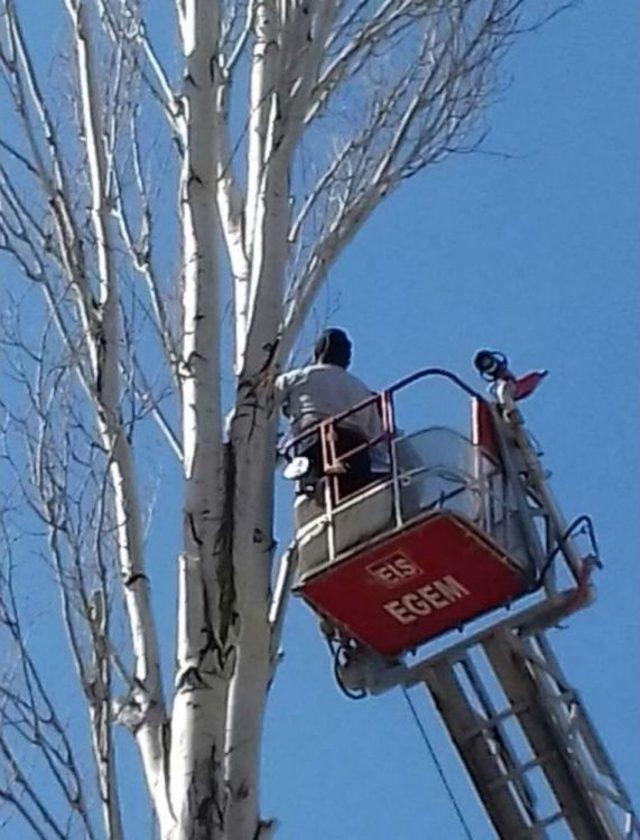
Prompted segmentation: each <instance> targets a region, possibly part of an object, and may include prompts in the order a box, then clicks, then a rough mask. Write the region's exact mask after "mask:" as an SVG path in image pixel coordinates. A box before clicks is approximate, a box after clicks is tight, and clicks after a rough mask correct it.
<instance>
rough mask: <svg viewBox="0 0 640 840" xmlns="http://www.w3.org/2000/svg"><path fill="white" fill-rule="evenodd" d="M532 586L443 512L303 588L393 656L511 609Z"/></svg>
mask: <svg viewBox="0 0 640 840" xmlns="http://www.w3.org/2000/svg"><path fill="white" fill-rule="evenodd" d="M524 586H525V581H524V578H523V576H522V575H521V574H520V573H519V572H518V571H517V570H516V569H514V568H513V566H511V565H510V564H509V563H508V562H507V561H506V559H505V556H504V554H502V553H501V552H500V551H499V549H498V548H497V547H496V546H495V545H493V544H492V543H491V542H490V541H489V540H488V539H486V538H485V537H483V536H482V534H481V533H480V532H479V531H477V530H476V529H475V528H474V527H473V526H472V525H471V524H469V523H467V522H465V521H464V520H462V519H460V518H458V517H456V516H455V515H453V514H451V513H443V512H440V513H436V514H434V515H433V516H430V517H429V518H427V519H424V520H422V521H421V522H419V523H417V524H416V525H413V526H411V527H409V528H407V529H405V530H404V531H401V532H400V533H395V534H393V535H391V536H389V537H388V538H387V539H384V540H382V541H380V542H377V543H375V544H374V545H371V546H369V547H368V548H364V549H362V550H360V551H356V552H354V553H352V554H351V555H350V556H349V557H347V558H346V559H345V560H343V561H341V562H339V563H337V564H335V565H333V566H332V567H331V568H330V569H327V570H325V571H323V572H319V573H318V574H317V575H315V576H314V577H313V578H310V579H309V580H307V581H306V582H305V583H304V584H303V585H302V586H301V587H300V590H299V591H300V593H301V594H302V595H303V597H304V598H305V599H306V600H307V601H308V602H309V603H310V604H311V605H312V606H313V607H314V608H315V609H316V610H318V611H319V612H321V613H323V614H324V615H326V616H327V617H329V618H331V619H333V620H334V621H335V622H336V623H337V624H339V625H341V626H342V627H343V628H344V629H345V630H347V631H348V633H349V635H350V636H352V637H354V638H356V639H358V640H359V641H361V642H362V643H364V644H366V645H368V646H369V647H370V648H372V649H373V650H375V651H377V652H378V653H381V654H383V655H386V656H393V655H395V654H398V653H400V652H402V651H403V650H407V649H409V648H412V647H416V646H417V645H419V644H422V643H423V642H425V641H427V640H428V639H431V638H433V637H434V636H437V635H439V634H440V633H443V632H445V631H447V630H450V629H452V628H455V627H458V626H460V625H461V624H464V623H465V622H467V621H469V620H470V619H471V618H473V617H474V616H477V615H480V614H481V613H483V612H486V611H487V610H490V609H493V608H495V607H498V606H500V605H502V604H505V603H506V602H508V601H510V600H511V599H512V598H514V597H515V596H516V595H518V594H520V593H521V592H522V591H523V589H524Z"/></svg>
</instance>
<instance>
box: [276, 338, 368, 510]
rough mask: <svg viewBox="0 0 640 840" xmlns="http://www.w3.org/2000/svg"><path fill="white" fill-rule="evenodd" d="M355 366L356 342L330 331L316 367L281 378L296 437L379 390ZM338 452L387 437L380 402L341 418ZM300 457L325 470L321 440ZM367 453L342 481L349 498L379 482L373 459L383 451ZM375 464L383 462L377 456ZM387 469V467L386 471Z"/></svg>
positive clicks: (280, 393) (279, 388)
mask: <svg viewBox="0 0 640 840" xmlns="http://www.w3.org/2000/svg"><path fill="white" fill-rule="evenodd" d="M350 362H351V341H350V340H349V337H348V336H347V334H346V333H345V332H344V331H343V330H340V329H336V328H332V329H328V330H325V331H324V332H323V333H322V335H321V336H320V338H319V339H318V341H317V342H316V345H315V348H314V361H313V364H311V365H307V366H306V367H302V368H297V369H295V370H291V371H288V372H287V373H283V374H282V375H281V376H279V377H278V378H277V380H276V396H277V399H278V400H279V402H280V403H281V406H282V412H283V414H284V415H285V417H287V418H288V420H289V422H290V423H291V432H292V435H293V436H294V437H296V436H298V435H299V434H301V433H302V432H304V430H305V429H308V428H310V427H311V426H313V425H315V424H316V423H318V422H319V421H321V420H327V419H329V418H330V417H335V416H336V415H337V414H341V413H342V412H344V411H348V410H349V409H351V408H354V407H355V406H357V405H358V404H359V403H361V402H363V401H364V400H366V399H368V398H369V397H371V396H372V395H373V392H372V391H371V390H370V389H369V388H367V386H366V385H365V384H364V383H363V382H361V381H360V380H359V379H358V378H357V377H355V376H353V375H352V374H350V373H348V372H347V368H348V367H349V364H350ZM336 431H337V438H338V439H337V442H336V451H337V454H338V455H339V454H341V453H344V452H348V451H350V450H351V449H353V448H354V447H356V446H358V445H361V444H363V443H365V442H367V441H374V440H380V438H381V437H382V434H383V428H382V423H381V420H380V413H379V410H378V406H377V404H376V403H375V402H371V403H370V404H369V405H367V406H365V407H364V408H361V409H359V410H358V411H356V412H354V413H353V414H350V415H348V416H347V417H345V418H344V419H343V420H340V421H339V422H338V424H337V427H336ZM301 448H302V450H303V452H301V453H300V454H305V455H306V456H307V457H309V458H310V460H311V462H312V467H313V468H314V472H316V473H318V472H320V471H321V466H322V465H321V463H320V461H321V454H320V447H319V443H318V441H317V440H314V441H312V442H310V443H306V442H305V444H302V447H301ZM375 450H376V447H372V448H371V449H363V450H362V451H361V452H357V453H356V454H355V455H353V456H352V457H350V458H349V459H348V461H347V462H345V464H344V466H345V467H346V473H345V474H344V475H343V476H341V477H340V495H341V496H344V495H348V494H349V493H353V492H355V491H356V490H357V489H360V488H361V487H363V486H364V485H366V484H368V483H369V482H370V481H371V480H372V479H373V478H374V475H373V472H372V455H373V456H376V455H377V454H378V453H379V452H380V447H377V450H378V453H376V451H375ZM375 460H378V459H377V458H375ZM382 469H383V470H384V467H382Z"/></svg>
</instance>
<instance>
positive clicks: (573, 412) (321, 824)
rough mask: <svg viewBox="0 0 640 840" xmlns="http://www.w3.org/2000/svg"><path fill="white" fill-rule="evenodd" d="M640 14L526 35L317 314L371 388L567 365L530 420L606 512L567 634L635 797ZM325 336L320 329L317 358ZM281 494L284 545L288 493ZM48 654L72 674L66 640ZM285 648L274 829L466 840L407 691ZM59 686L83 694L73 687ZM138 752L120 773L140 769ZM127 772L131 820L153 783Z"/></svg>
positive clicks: (160, 557)
mask: <svg viewBox="0 0 640 840" xmlns="http://www.w3.org/2000/svg"><path fill="white" fill-rule="evenodd" d="M25 5H26V4H25ZM48 8H51V9H52V12H51V18H48V17H47V15H43V16H42V18H41V19H40V20H39V21H34V22H33V23H35V24H38V30H37V32H36V30H35V29H34V30H33V31H34V32H36V35H37V37H39V38H45V37H48V24H49V23H50V22H51V21H56V23H55V25H54V27H53V28H54V31H57V29H58V23H57V21H58V20H59V18H58V17H57V15H58V14H59V10H58V8H57V4H51V3H49V4H48ZM53 9H55V11H53ZM54 15H56V17H54ZM638 17H639V16H638V13H637V9H636V8H632V7H631V6H630V4H626V3H621V2H615V1H614V2H610V3H607V4H604V3H598V2H596V0H584V1H583V2H580V3H578V4H576V6H575V8H573V9H571V10H569V11H567V12H565V13H564V14H562V15H560V16H559V17H558V18H556V19H555V20H553V21H552V22H551V23H550V24H548V25H547V26H546V27H544V28H543V29H542V30H541V31H539V32H537V33H535V34H531V35H527V36H524V37H523V38H522V39H521V40H520V41H519V42H518V45H517V46H516V48H515V49H514V50H513V52H512V53H511V54H510V55H509V57H508V59H507V61H506V62H505V65H504V72H505V78H506V79H509V78H512V82H511V83H510V84H509V85H507V86H505V88H504V89H503V90H502V92H501V93H500V95H499V96H498V97H496V101H495V102H494V103H493V105H492V107H491V108H490V110H489V112H488V116H487V121H488V124H489V125H490V127H491V132H490V134H489V137H488V139H487V142H486V148H485V153H478V154H474V155H466V156H458V157H455V158H451V159H449V160H448V161H447V162H445V163H444V164H441V165H439V166H437V167H435V168H432V169H429V170H427V171H426V172H424V173H422V174H420V175H418V176H416V177H415V178H414V179H412V180H411V181H409V182H407V183H406V184H403V185H402V186H401V187H400V189H399V191H398V192H396V193H395V194H394V195H392V196H391V197H390V198H389V199H387V200H386V201H385V203H384V204H383V206H382V207H381V208H380V209H379V210H378V212H377V213H376V214H375V215H374V217H373V218H372V219H371V220H370V221H369V223H368V225H367V226H366V227H365V228H364V229H363V231H362V232H361V233H360V234H359V236H358V237H357V238H356V240H355V241H354V242H353V243H352V244H351V245H350V247H349V248H348V250H347V251H346V253H345V254H344V255H343V256H342V258H341V259H340V261H339V262H338V264H337V265H336V266H335V268H334V270H333V271H332V273H331V276H330V278H329V282H328V285H327V289H326V290H325V292H324V293H323V295H322V296H321V299H320V301H319V303H318V307H317V316H318V318H319V319H320V320H323V319H324V315H325V313H326V311H330V312H332V313H333V314H332V316H331V322H332V323H334V324H339V325H341V326H344V327H345V328H346V329H347V330H348V331H349V332H350V333H351V335H352V337H353V338H354V340H355V359H354V371H355V372H356V373H357V374H358V375H360V376H361V377H362V378H363V379H364V380H366V381H367V382H368V383H369V384H370V385H371V387H375V388H381V387H384V386H385V385H387V384H389V383H390V382H392V381H394V380H395V379H398V378H400V377H401V376H403V375H405V374H406V373H408V372H410V371H412V370H414V369H416V368H420V367H425V366H428V365H439V366H444V367H448V368H450V369H452V370H454V371H455V372H457V373H458V374H460V375H462V376H463V377H465V378H467V379H468V380H469V381H470V382H472V383H474V384H475V383H476V380H475V374H474V372H473V369H472V367H471V358H472V357H473V354H474V352H475V351H476V350H477V349H478V348H479V347H482V346H489V347H497V348H500V349H502V350H504V351H505V352H507V353H508V354H509V356H510V358H511V359H512V362H513V366H514V368H515V369H517V370H527V369H531V368H534V367H545V368H548V369H549V370H550V376H549V377H548V378H547V380H546V381H545V382H544V384H543V385H542V386H541V388H540V389H539V391H538V392H537V394H536V395H535V396H534V397H533V398H532V399H531V400H530V401H529V402H527V403H526V405H525V413H526V418H527V421H528V424H529V427H530V428H531V430H532V431H533V432H534V433H535V435H536V436H537V438H538V439H539V440H540V442H541V444H542V446H543V448H544V451H545V466H546V467H547V468H548V469H550V470H551V471H552V473H553V478H552V488H553V489H554V491H555V493H556V495H557V497H558V499H559V501H560V503H561V505H562V507H563V509H564V511H565V513H566V516H567V518H568V519H572V518H573V517H574V516H575V515H577V514H579V513H582V512H588V513H590V514H591V515H592V516H593V518H594V520H595V523H596V527H597V533H598V537H599V543H600V548H601V553H602V558H603V560H604V563H605V568H604V569H603V571H601V572H599V573H598V574H597V577H596V581H595V582H596V585H597V588H598V600H597V601H596V603H595V605H593V606H592V607H591V608H590V609H589V610H587V611H584V612H583V613H580V614H578V615H576V616H574V617H573V618H572V619H571V620H570V621H569V622H567V627H566V629H564V630H559V631H556V632H554V633H553V634H552V641H553V644H554V647H555V649H556V650H557V652H558V655H559V657H560V659H561V662H562V664H563V666H564V667H565V670H566V672H567V676H568V677H569V679H570V681H571V682H572V683H573V684H574V685H575V686H576V687H577V688H578V689H579V691H580V692H581V695H582V697H583V699H584V701H585V703H586V705H587V708H588V709H589V711H590V712H591V714H592V717H593V720H594V722H595V724H596V726H597V728H598V730H599V732H600V734H601V735H602V737H603V739H604V741H605V743H606V745H607V747H608V749H609V750H610V752H611V754H612V756H613V759H614V761H615V763H616V765H617V767H618V770H619V771H620V773H621V775H622V777H623V778H624V780H625V781H626V783H627V786H628V788H629V790H630V791H631V793H632V795H633V797H634V799H635V803H636V808H637V809H640V735H639V734H638V733H639V732H640V720H639V714H640V712H639V710H640V702H639V691H640V655H639V654H640V644H639V639H640V619H639V617H638V612H639V611H638V607H637V604H638V591H639V584H640V572H639V570H638V566H639V564H638V548H637V547H638V544H639V542H640V526H639V525H638V510H639V509H640V493H639V491H638V474H639V472H640V444H639V442H638V434H637V428H638V420H639V416H640V412H639V408H640V406H639V403H640V389H639V387H638V383H639V381H640V376H639V375H640V370H639V360H640V352H639V351H640V346H639V344H640V340H639V330H638V315H639V312H640V307H639V303H640V301H639V297H640V293H639V285H638V273H639V272H638V269H639V267H640V266H639V265H638V263H639V250H638V244H637V234H638V227H639V225H638V222H639V212H638V211H639V204H638V195H639V194H640V177H639V169H638V159H637V146H638V139H639V132H638V117H639V111H638V101H639V97H638V93H639V91H638V84H637V79H638V71H639V70H640V67H639V66H638V65H639V61H638V39H637V31H638V23H639V20H638ZM312 339H313V330H312V329H311V328H308V329H307V330H306V331H305V335H304V337H303V351H304V349H305V342H306V343H307V346H308V345H310V343H311V341H312ZM443 410H447V406H443ZM431 422H433V419H432V418H431V417H425V419H424V423H425V425H429V424H430V423H431ZM143 456H144V452H143ZM170 474H171V472H170V471H169V472H168V473H167V475H170ZM160 481H161V482H162V478H161V479H160ZM279 487H280V491H281V493H280V503H279V505H278V511H279V512H278V521H277V528H276V530H277V536H278V539H279V541H280V543H281V544H286V542H287V540H288V538H289V535H290V528H291V525H290V517H289V507H288V504H289V496H288V488H284V487H283V485H282V483H280V485H279ZM161 495H163V494H161ZM164 495H166V499H164V503H165V504H167V505H169V503H172V501H175V499H172V494H171V493H167V494H164ZM159 504H160V508H159V512H158V520H159V521H160V522H162V520H163V514H164V511H163V510H162V507H161V506H162V504H163V499H161V500H160V503H159ZM166 536H167V535H166V534H163V533H162V528H160V529H159V531H158V534H157V535H156V537H155V539H156V540H157V544H154V547H153V551H152V552H150V554H152V555H153V560H154V561H156V565H155V568H156V569H158V566H159V565H160V571H164V567H163V566H161V563H164V559H165V557H166V556H167V554H171V550H173V544H174V543H176V546H177V541H176V536H175V534H172V535H171V538H170V540H169V541H168V544H169V549H170V550H169V549H167V546H166V545H164V544H163V541H164V539H165V537H166ZM156 549H161V550H159V551H156ZM172 559H173V555H171V556H170V557H169V559H168V564H169V565H168V567H167V568H169V569H170V570H171V574H166V575H163V576H162V577H161V578H160V579H158V578H154V594H155V599H156V602H157V603H162V604H163V609H164V610H165V612H164V613H163V615H164V616H166V626H170V622H171V621H172V616H173V602H172V600H171V593H172V591H173V576H172V572H173V567H172V565H171V563H172ZM158 577H160V576H158ZM42 597H43V598H44V597H45V596H44V595H43V596H42ZM47 597H48V596H47ZM41 644H42V646H43V648H47V647H48V646H49V647H51V648H52V651H51V656H50V661H49V667H50V668H51V669H52V670H54V671H57V669H58V661H57V660H56V656H55V654H54V651H53V648H55V647H56V645H58V644H59V641H53V640H46V639H43V640H42V641H41ZM283 648H284V652H285V656H284V660H283V662H282V665H281V667H280V670H279V673H278V677H277V680H276V682H275V684H274V687H273V689H272V695H271V698H270V703H269V708H268V715H267V723H266V739H265V749H264V758H263V764H264V788H263V810H264V813H265V816H274V817H276V819H277V820H278V821H279V823H280V829H279V833H278V835H277V836H278V837H279V838H281V840H360V838H362V840H391V838H393V840H396V838H397V840H422V838H425V837H427V836H431V835H433V834H436V833H438V832H440V833H442V834H446V836H447V837H450V838H458V837H462V836H463V835H462V833H461V829H460V828H459V825H458V823H457V822H456V817H455V814H454V812H453V810H452V807H451V804H450V803H449V801H448V800H447V798H446V795H445V792H444V790H443V788H442V785H441V782H440V780H439V779H438V777H437V774H436V772H435V769H434V766H433V764H432V762H431V760H430V758H429V756H428V754H427V752H426V749H425V747H424V744H423V743H422V742H421V740H420V737H419V734H418V732H417V730H416V727H415V724H414V722H413V721H412V719H411V716H410V713H409V710H408V708H407V706H406V703H405V700H404V698H403V697H402V695H401V694H400V692H399V691H394V692H391V693H388V694H386V695H384V696H382V697H378V698H375V699H370V700H366V701H362V702H359V703H354V702H349V701H347V700H346V699H345V698H344V697H343V696H342V695H341V694H340V693H339V692H338V690H337V688H336V687H335V685H334V683H333V678H332V675H331V667H330V662H329V660H328V657H327V654H326V648H325V646H324V644H323V642H322V640H321V639H320V636H319V634H318V632H317V630H316V622H315V620H314V618H313V616H311V614H310V613H309V612H308V611H307V610H306V609H305V608H304V607H303V605H301V604H300V603H299V602H297V601H294V602H293V603H292V605H291V609H290V612H289V615H288V619H287V625H286V632H285V637H284V642H283ZM168 658H171V654H170V653H169V656H168ZM56 690H57V693H58V695H59V696H60V697H62V698H64V699H65V702H69V703H71V702H72V700H71V693H70V692H71V687H70V684H69V683H65V684H62V681H60V683H59V684H58V685H57V686H56ZM413 696H414V699H415V702H416V704H417V707H418V708H419V711H420V714H421V718H422V720H423V722H424V724H425V726H426V728H427V731H428V733H429V737H430V738H431V739H432V741H433V744H434V747H435V749H436V752H437V754H438V756H439V758H440V760H441V761H442V763H443V765H444V768H445V771H446V773H447V777H448V779H449V781H450V784H451V785H452V787H453V788H454V790H455V793H456V797H457V798H458V800H459V802H460V805H461V807H462V810H463V812H464V815H465V818H466V820H467V821H468V822H469V824H470V826H471V828H472V831H473V835H474V837H475V838H476V839H477V840H484V838H491V837H492V831H491V829H490V827H489V825H488V822H487V820H486V817H485V816H484V814H483V812H482V809H481V807H480V805H479V803H478V801H477V799H476V797H475V794H474V793H473V791H472V789H471V787H470V784H469V782H468V781H467V779H466V776H465V775H464V772H463V770H462V769H461V767H460V765H459V762H458V760H457V758H456V756H455V754H454V752H453V749H452V747H451V745H450V744H449V742H448V738H447V735H446V732H445V731H444V729H443V728H442V725H441V724H440V722H439V720H438V718H437V715H436V714H435V713H434V711H433V709H432V707H431V705H430V703H429V701H428V699H427V697H426V694H424V692H422V693H421V691H420V690H419V689H416V690H415V691H414V692H413ZM69 714H70V715H72V714H73V713H72V712H69ZM121 744H122V746H123V754H122V755H123V758H122V761H123V763H124V761H126V760H128V759H129V758H131V759H132V760H133V761H134V762H135V756H134V752H133V750H132V749H131V747H130V746H125V744H126V742H125V739H122V740H121ZM124 778H125V784H124V785H123V802H124V806H125V809H126V819H127V822H129V823H130V821H131V820H133V819H135V817H134V815H135V814H136V812H137V811H138V807H139V805H140V788H139V786H138V783H137V782H136V781H134V777H133V774H132V775H131V777H130V776H129V774H128V773H125V774H124ZM138 824H139V823H138ZM3 836H7V837H9V836H10V835H9V834H8V833H7V834H3ZM131 836H135V834H132V835H131ZM140 836H149V831H148V829H147V828H145V831H144V835H142V833H141V834H140Z"/></svg>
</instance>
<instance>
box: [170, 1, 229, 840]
mask: <svg viewBox="0 0 640 840" xmlns="http://www.w3.org/2000/svg"><path fill="white" fill-rule="evenodd" d="M181 15H182V17H181V34H182V46H183V52H184V58H185V78H184V88H183V96H182V109H183V117H182V126H181V129H182V130H181V137H182V143H183V149H184V152H183V161H182V172H181V177H180V202H181V215H182V243H183V245H182V247H183V292H182V295H183V304H182V306H183V339H182V342H183V345H182V368H181V378H182V387H181V404H182V438H183V451H184V476H185V502H184V554H183V556H182V558H181V561H180V584H181V585H180V599H181V601H180V606H179V610H178V621H179V626H178V649H177V674H176V693H175V697H174V708H173V715H172V733H173V734H172V742H171V801H172V804H173V809H174V813H175V814H176V818H177V821H178V827H177V829H176V833H175V836H176V837H180V838H182V837H184V838H187V837H188V838H200V837H201V838H205V837H206V838H210V837H218V836H222V833H223V806H224V786H223V783H222V763H223V751H224V727H225V713H226V697H227V690H228V674H229V669H230V667H231V665H232V661H231V655H232V652H231V651H230V650H229V649H228V645H227V636H228V632H229V625H230V623H231V621H232V616H231V611H232V607H233V605H232V603H231V594H232V592H231V587H232V585H233V584H232V577H231V570H230V567H229V564H228V561H227V559H226V556H225V547H226V546H225V538H224V531H225V525H226V523H225V522H224V520H223V513H224V511H223V501H224V496H223V490H224V465H223V461H222V445H221V443H222V430H221V420H220V415H221V410H220V392H219V375H220V365H219V347H218V344H219V332H218V318H219V311H218V308H219V304H218V294H219V293H218V267H217V264H216V238H217V231H218V225H217V208H216V201H217V196H216V189H215V178H216V174H217V164H218V154H217V149H216V136H215V124H216V96H217V89H218V85H219V78H218V74H219V68H218V58H217V44H218V38H219V27H220V20H219V10H218V7H217V3H213V2H209V0H186V2H185V3H184V4H183V5H182V8H181ZM225 567H226V568H225Z"/></svg>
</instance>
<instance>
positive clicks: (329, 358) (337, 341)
mask: <svg viewBox="0 0 640 840" xmlns="http://www.w3.org/2000/svg"><path fill="white" fill-rule="evenodd" d="M313 358H314V359H315V361H316V362H319V363H320V364H325V365H338V366H339V367H342V368H348V367H349V363H350V361H351V341H350V339H349V336H348V335H347V334H346V332H345V331H344V330H339V329H337V328H336V327H331V328H330V329H328V330H325V331H324V332H323V333H321V334H320V337H319V338H318V340H317V341H316V344H315V347H314V348H313Z"/></svg>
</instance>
